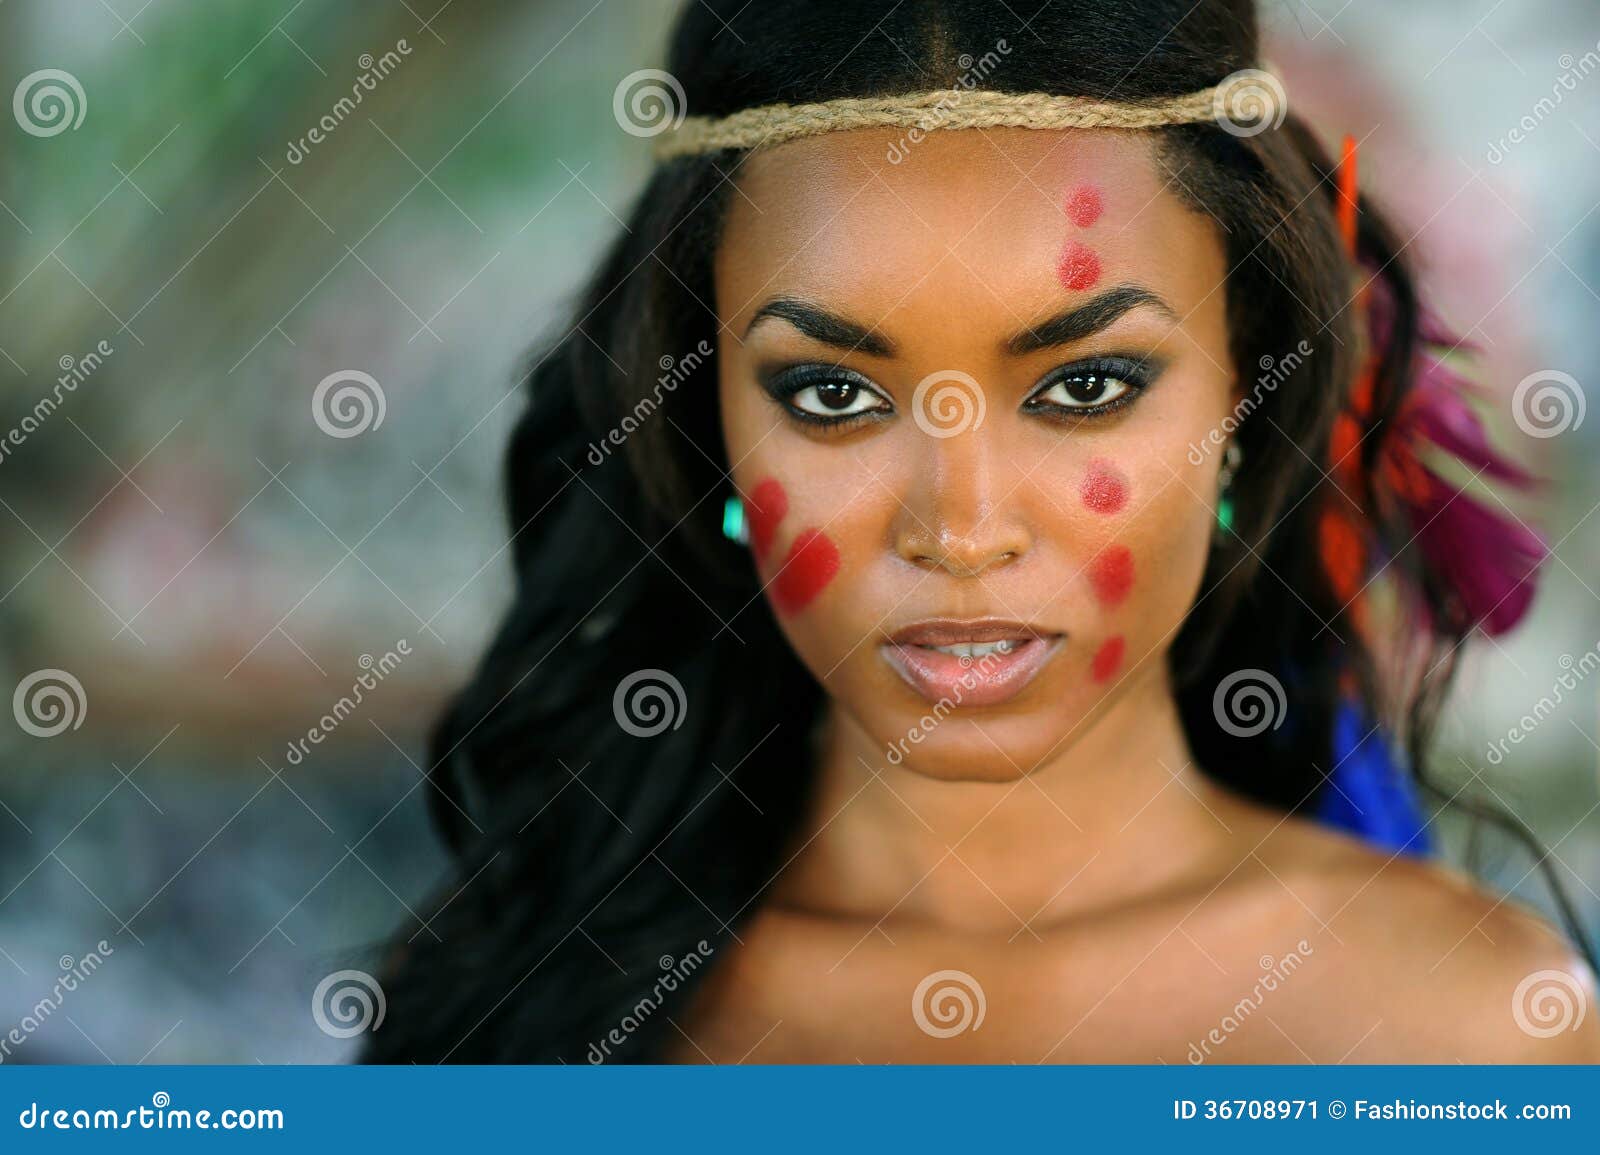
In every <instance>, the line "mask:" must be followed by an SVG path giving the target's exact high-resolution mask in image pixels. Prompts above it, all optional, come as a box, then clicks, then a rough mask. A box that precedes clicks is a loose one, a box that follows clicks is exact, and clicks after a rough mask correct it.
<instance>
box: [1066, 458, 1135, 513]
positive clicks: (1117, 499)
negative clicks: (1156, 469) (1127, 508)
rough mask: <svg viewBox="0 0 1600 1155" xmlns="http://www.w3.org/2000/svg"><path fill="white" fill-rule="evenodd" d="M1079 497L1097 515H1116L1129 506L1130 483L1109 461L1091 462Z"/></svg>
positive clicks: (1079, 491) (1080, 488) (1079, 490)
mask: <svg viewBox="0 0 1600 1155" xmlns="http://www.w3.org/2000/svg"><path fill="white" fill-rule="evenodd" d="M1078 496H1079V497H1080V498H1082V499H1083V504H1084V505H1085V506H1087V507H1088V508H1090V509H1092V510H1094V511H1095V512H1096V513H1116V512H1117V511H1118V510H1119V509H1121V508H1122V507H1123V506H1124V505H1126V504H1128V481H1127V478H1125V477H1123V475H1122V470H1120V469H1118V468H1117V467H1116V466H1115V465H1112V464H1111V463H1110V462H1109V461H1091V462H1090V463H1089V472H1088V473H1086V474H1084V477H1083V484H1082V485H1080V486H1079V487H1078Z"/></svg>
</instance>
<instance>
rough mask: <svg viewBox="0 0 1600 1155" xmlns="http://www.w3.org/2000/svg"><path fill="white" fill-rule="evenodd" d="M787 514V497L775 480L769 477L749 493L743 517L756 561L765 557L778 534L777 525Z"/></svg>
mask: <svg viewBox="0 0 1600 1155" xmlns="http://www.w3.org/2000/svg"><path fill="white" fill-rule="evenodd" d="M788 512H789V495H788V494H786V493H784V491H783V486H781V485H779V484H778V482H777V480H776V479H774V478H771V477H769V478H767V479H766V480H764V481H761V482H759V483H757V485H756V487H755V488H754V489H753V490H751V491H750V500H749V501H748V502H746V503H745V515H746V516H747V517H748V518H749V519H750V548H751V549H753V550H754V551H755V555H756V560H757V561H760V560H761V559H762V558H764V557H766V556H767V551H768V550H770V549H771V548H772V539H773V536H774V535H775V534H776V533H777V532H778V523H779V522H780V521H782V520H783V515H784V514H786V513H788Z"/></svg>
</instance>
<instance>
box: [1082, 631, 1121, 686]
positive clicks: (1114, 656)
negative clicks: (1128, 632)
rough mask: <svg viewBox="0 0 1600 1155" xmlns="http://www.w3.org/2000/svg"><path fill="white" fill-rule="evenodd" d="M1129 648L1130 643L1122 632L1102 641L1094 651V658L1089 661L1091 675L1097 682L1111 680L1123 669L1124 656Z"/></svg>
mask: <svg viewBox="0 0 1600 1155" xmlns="http://www.w3.org/2000/svg"><path fill="white" fill-rule="evenodd" d="M1127 649H1128V643H1127V642H1126V641H1124V640H1123V637H1122V635H1121V634H1117V635H1116V636H1115V637H1111V638H1107V639H1106V640H1105V641H1103V642H1101V643H1100V648H1099V649H1097V650H1095V652H1094V659H1093V660H1092V661H1091V662H1090V663H1089V676H1090V677H1091V678H1093V679H1094V680H1095V681H1096V682H1109V681H1110V680H1111V679H1112V678H1114V677H1116V676H1117V671H1119V670H1120V669H1122V658H1123V655H1124V654H1125V653H1126V652H1127Z"/></svg>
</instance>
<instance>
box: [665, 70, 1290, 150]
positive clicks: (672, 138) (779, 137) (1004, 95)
mask: <svg viewBox="0 0 1600 1155" xmlns="http://www.w3.org/2000/svg"><path fill="white" fill-rule="evenodd" d="M1287 111H1288V109H1287V105H1286V103H1285V101H1284V95H1283V84H1282V82H1281V81H1279V80H1278V78H1277V77H1276V76H1274V75H1272V74H1271V73H1270V72H1262V71H1259V70H1257V69H1247V70H1245V71H1243V72H1236V73H1234V74H1233V75H1232V76H1230V77H1228V78H1227V79H1226V80H1224V81H1223V82H1222V83H1221V84H1218V85H1216V86H1214V87H1212V88H1206V89H1202V90H1201V91H1199V92H1192V93H1190V94H1189V95H1187V96H1177V97H1170V98H1167V99H1163V100H1147V101H1131V100H1130V101H1123V100H1092V99H1089V98H1087V97H1079V96H1054V95H1051V94H1049V93H1042V92H1026V93H1017V92H997V91H994V90H993V89H960V88H956V89H939V90H937V91H933V92H918V93H912V94H909V95H905V96H889V97H845V98H841V99H839V100H829V101H824V102H823V103H821V104H769V105H764V106H762V107H760V108H746V109H741V110H740V111H738V112H735V113H733V114H732V115H730V116H724V117H720V118H712V117H705V116H690V117H686V118H685V119H683V120H682V121H681V122H679V123H678V124H677V125H675V126H673V128H672V131H670V132H667V133H664V134H663V135H662V136H661V137H660V139H659V140H658V141H657V144H656V156H657V157H659V158H660V159H663V160H666V159H670V158H672V157H677V156H692V155H696V154H699V153H706V152H716V151H718V150H719V149H755V148H770V147H772V146H774V145H779V144H783V143H784V142H785V141H790V140H796V139H799V138H800V137H805V136H816V135H818V134H820V133H824V132H841V131H844V130H847V129H854V128H906V129H920V130H922V131H924V132H927V131H930V130H932V129H936V128H941V129H952V128H1127V129H1134V128H1158V127H1161V126H1163V125H1169V124H1199V123H1202V122H1204V121H1208V120H1214V121H1216V122H1217V123H1219V124H1220V125H1221V126H1222V127H1223V128H1225V129H1227V130H1228V131H1229V132H1232V133H1233V134H1234V135H1236V136H1253V135H1255V134H1256V133H1257V132H1261V131H1264V130H1265V129H1267V128H1276V127H1277V126H1278V125H1280V124H1282V123H1283V118H1284V115H1285V114H1286V113H1287Z"/></svg>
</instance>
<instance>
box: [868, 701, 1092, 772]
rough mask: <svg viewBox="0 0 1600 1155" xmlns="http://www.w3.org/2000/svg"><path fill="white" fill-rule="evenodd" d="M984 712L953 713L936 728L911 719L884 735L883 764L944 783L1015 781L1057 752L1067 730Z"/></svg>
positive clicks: (941, 720) (877, 729)
mask: <svg viewBox="0 0 1600 1155" xmlns="http://www.w3.org/2000/svg"><path fill="white" fill-rule="evenodd" d="M983 713H984V712H983V711H963V712H960V713H951V714H948V715H946V716H945V717H944V718H943V719H933V720H934V723H935V724H934V725H933V726H932V727H925V726H923V724H922V722H923V719H912V720H909V721H908V723H907V725H906V727H905V728H903V729H898V730H895V731H894V732H893V733H892V734H890V735H888V736H887V737H885V738H884V740H883V742H882V750H883V757H882V758H881V760H880V763H881V764H882V765H883V766H884V767H885V768H894V769H899V770H905V771H908V772H910V773H912V774H916V775H920V776H921V777H924V778H933V779H936V780H938V781H941V782H1016V781H1019V780H1021V779H1022V778H1023V777H1025V776H1026V775H1027V774H1028V773H1029V772H1030V771H1032V770H1033V769H1034V768H1035V767H1036V766H1038V764H1039V763H1040V762H1041V761H1042V760H1043V759H1044V758H1046V757H1048V756H1049V755H1051V754H1053V753H1057V752H1059V751H1060V749H1061V745H1064V743H1060V739H1061V737H1062V735H1063V734H1065V733H1067V732H1068V731H1066V730H1064V729H1057V728H1056V727H1049V728H1048V732H1047V733H1044V732H1041V731H1042V730H1044V729H1046V728H1044V727H1041V726H1040V725H1039V723H1040V721H1042V719H1040V718H1037V717H1031V718H1019V717H1017V716H1015V715H1013V716H1012V717H1010V718H1001V717H998V716H997V717H990V718H985V717H983ZM930 717H931V715H930ZM873 733H874V734H875V735H877V734H878V733H879V728H877V727H875V728H874V729H873ZM919 739H920V740H919ZM1058 743H1059V744H1058Z"/></svg>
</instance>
